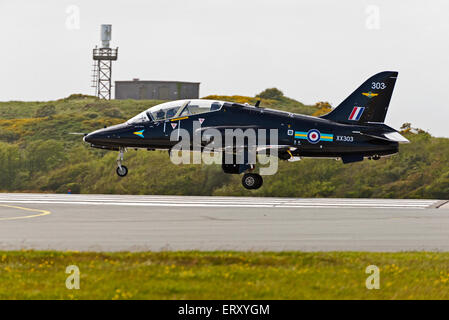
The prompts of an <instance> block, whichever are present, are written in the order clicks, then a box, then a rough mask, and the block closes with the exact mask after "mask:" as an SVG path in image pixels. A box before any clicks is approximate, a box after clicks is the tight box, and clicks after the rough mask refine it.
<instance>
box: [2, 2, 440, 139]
mask: <svg viewBox="0 0 449 320" xmlns="http://www.w3.org/2000/svg"><path fill="white" fill-rule="evenodd" d="M103 23H108V24H112V42H111V44H112V46H114V47H115V46H118V47H119V58H118V61H116V62H115V63H114V65H113V80H130V79H132V78H140V79H142V80H182V81H199V82H201V86H200V95H201V96H205V95H209V94H226V95H228V94H229V95H230V94H241V95H248V96H254V95H255V94H257V93H258V92H260V91H262V90H263V89H265V88H267V87H277V88H279V89H281V90H282V91H283V92H284V94H285V95H286V96H289V97H292V98H294V99H297V100H299V101H302V102H304V103H308V104H313V103H315V102H317V101H329V102H330V103H331V104H332V105H333V106H336V105H337V104H338V103H340V102H341V101H342V100H343V99H344V98H345V97H346V96H348V95H349V94H350V93H351V92H352V91H353V90H354V89H355V88H356V87H357V86H358V85H360V84H361V83H362V82H363V81H365V80H366V79H367V78H368V77H369V76H371V75H372V74H374V73H377V72H379V71H384V70H396V71H399V77H398V81H397V83H396V89H395V91H394V93H393V98H392V101H391V104H390V109H389V113H388V115H387V119H386V123H387V124H390V125H392V126H394V127H396V128H398V127H399V126H400V125H401V124H402V123H404V122H412V125H413V126H414V127H420V128H423V129H425V130H429V131H430V132H431V133H432V134H434V135H436V136H446V137H449V120H448V118H449V103H448V96H449V80H448V79H449V77H448V75H447V73H448V67H449V54H448V48H449V1H447V0H433V1H410V0H396V1H379V0H372V1H364V0H342V1H335V0H321V1H320V0H318V1H317V0H313V1H312V0H310V1H305V0H304V1H287V0H269V1H261V0H254V1H252V0H246V1H245V0H236V1H234V0H190V1H185V0H151V1H137V0H126V1H87V0H86V1H84V0H83V1H76V0H73V1H64V0H62V1H61V0H58V1H56V0H54V1H53V0H40V1H31V0H30V1H23V0H22V1H21V0H14V1H12V0H0V28H1V29H0V30H1V31H0V37H1V38H0V43H1V47H0V48H1V50H0V72H1V73H0V100H1V101H9V100H27V101H29V100H32V101H34V100H50V99H59V98H62V97H66V96H68V95H70V94H72V93H85V94H93V93H94V91H93V88H91V87H90V84H91V83H90V81H91V69H92V67H91V66H92V48H93V47H94V46H95V45H99V44H100V25H101V24H103Z"/></svg>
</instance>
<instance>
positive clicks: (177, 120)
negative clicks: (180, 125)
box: [170, 117, 189, 121]
mask: <svg viewBox="0 0 449 320" xmlns="http://www.w3.org/2000/svg"><path fill="white" fill-rule="evenodd" d="M188 118H189V117H182V118H176V119H171V120H170V121H178V120H184V119H188Z"/></svg>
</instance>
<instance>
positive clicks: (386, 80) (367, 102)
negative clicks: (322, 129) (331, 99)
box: [321, 71, 398, 124]
mask: <svg viewBox="0 0 449 320" xmlns="http://www.w3.org/2000/svg"><path fill="white" fill-rule="evenodd" d="M397 76H398V73H397V72H396V71H384V72H380V73H378V74H376V75H374V76H372V77H371V78H369V79H368V80H366V81H365V82H364V83H363V84H362V85H361V86H360V87H358V88H357V89H356V90H355V91H354V92H353V93H352V94H351V95H350V96H349V97H347V98H346V99H345V100H344V101H343V102H342V103H340V104H339V105H338V106H337V107H336V108H335V109H334V110H332V111H331V112H329V113H328V114H326V115H324V116H322V117H321V118H323V119H328V120H332V121H336V122H341V123H352V124H356V123H366V122H384V121H385V116H386V115H387V111H388V105H389V104H390V99H391V95H392V94H393V89H394V85H395V83H396V78H397Z"/></svg>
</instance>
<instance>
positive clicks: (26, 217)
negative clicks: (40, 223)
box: [0, 204, 51, 220]
mask: <svg viewBox="0 0 449 320" xmlns="http://www.w3.org/2000/svg"><path fill="white" fill-rule="evenodd" d="M0 207H6V208H14V209H20V210H25V211H33V212H40V213H39V214H32V215H29V216H22V217H11V218H0V220H17V219H28V218H35V217H42V216H46V215H49V214H51V212H50V211H47V210H40V209H31V208H24V207H17V206H9V205H7V204H0Z"/></svg>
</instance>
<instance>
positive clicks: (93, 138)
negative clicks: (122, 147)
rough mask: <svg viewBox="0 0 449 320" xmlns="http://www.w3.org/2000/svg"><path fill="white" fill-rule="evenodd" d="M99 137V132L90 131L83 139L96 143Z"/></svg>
mask: <svg viewBox="0 0 449 320" xmlns="http://www.w3.org/2000/svg"><path fill="white" fill-rule="evenodd" d="M98 138H99V137H98V134H96V133H89V134H88V135H86V136H84V138H83V140H84V142H88V143H92V144H95V142H96V140H97V139H98Z"/></svg>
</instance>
